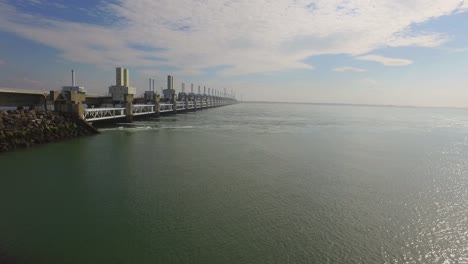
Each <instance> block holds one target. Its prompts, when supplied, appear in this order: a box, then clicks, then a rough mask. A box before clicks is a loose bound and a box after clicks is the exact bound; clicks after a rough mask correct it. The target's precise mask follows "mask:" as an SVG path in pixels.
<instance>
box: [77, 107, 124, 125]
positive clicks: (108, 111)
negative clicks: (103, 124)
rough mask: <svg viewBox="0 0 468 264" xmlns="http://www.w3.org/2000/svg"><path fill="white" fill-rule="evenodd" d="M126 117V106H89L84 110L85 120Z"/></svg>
mask: <svg viewBox="0 0 468 264" xmlns="http://www.w3.org/2000/svg"><path fill="white" fill-rule="evenodd" d="M122 117H125V108H89V109H85V110H84V120H86V121H88V122H91V121H98V120H106V119H115V118H122Z"/></svg>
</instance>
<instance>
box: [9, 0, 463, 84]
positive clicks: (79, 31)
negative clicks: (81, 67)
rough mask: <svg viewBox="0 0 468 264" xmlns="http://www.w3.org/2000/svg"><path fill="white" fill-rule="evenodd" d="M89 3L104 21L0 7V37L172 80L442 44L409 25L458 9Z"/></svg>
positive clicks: (459, 5) (143, 0)
mask: <svg viewBox="0 0 468 264" xmlns="http://www.w3.org/2000/svg"><path fill="white" fill-rule="evenodd" d="M33 1H35V2H40V1H37V0H33ZM98 3H100V4H99V5H98V6H97V7H96V8H95V9H97V10H106V12H104V13H103V15H102V16H103V17H102V19H103V20H105V21H109V24H106V25H101V24H90V23H85V22H83V23H76V22H68V21H62V20H53V19H49V18H47V17H43V16H39V15H35V14H30V13H24V12H22V11H20V10H17V9H16V8H15V7H14V6H13V5H11V4H7V3H6V2H2V1H0V30H2V31H7V32H12V33H15V34H17V35H19V36H21V37H23V38H26V39H30V40H33V41H36V42H38V43H41V44H44V45H47V46H49V47H52V48H54V49H56V50H58V51H59V52H60V56H61V57H62V58H65V59H67V60H69V61H73V62H79V63H89V64H93V65H104V66H115V65H127V66H130V67H131V66H141V67H145V68H151V67H153V68H154V69H155V70H156V69H158V68H161V67H177V68H180V73H195V74H196V73H200V72H203V69H206V68H209V67H216V66H217V65H228V66H229V67H227V68H226V69H223V70H222V71H220V72H218V73H216V74H218V75H221V76H226V75H228V76H229V75H246V74H254V73H268V72H275V73H276V72H281V71H288V70H294V69H312V68H313V66H311V65H310V64H307V63H305V62H304V61H305V60H306V59H307V58H309V57H311V56H317V55H333V54H350V55H353V56H359V55H362V54H367V53H370V52H372V51H375V50H377V49H381V48H386V47H402V46H420V47H437V46H440V45H442V44H443V43H445V42H447V41H448V40H449V38H448V37H447V36H446V34H445V33H444V32H418V31H415V30H412V29H411V28H414V27H413V26H414V25H417V24H421V23H424V22H427V21H430V20H433V19H436V18H439V17H442V16H449V15H452V14H454V12H466V11H467V10H468V5H467V4H466V2H464V1H462V0H434V1H432V2H431V4H430V5H428V4H427V1H425V0H415V1H410V2H408V1H398V2H395V1H394V0H382V1H379V3H378V4H375V3H369V2H366V1H345V2H343V1H317V2H315V4H313V5H311V4H310V1H306V0H278V1H273V2H271V1H268V0H258V1H253V2H252V1H250V0H238V1H230V0H229V1H228V0H205V1H192V0H161V1H153V0H120V1H109V2H104V1H102V2H98ZM107 16H108V17H107ZM116 18H118V19H116ZM388 21H392V23H388ZM130 43H132V44H134V45H140V46H142V47H144V46H153V47H158V48H160V49H161V51H160V52H158V54H157V56H158V57H161V58H164V60H146V59H144V58H148V57H149V56H155V54H153V53H154V52H152V51H150V50H144V49H143V50H142V49H134V48H132V47H131V45H129V44H130ZM92 47H100V48H99V49H93V48H92ZM372 56H373V57H372ZM372 56H370V55H367V56H361V57H358V58H361V59H367V60H374V61H378V62H380V63H382V64H384V65H389V66H402V65H408V64H411V63H412V62H411V61H409V60H403V59H392V58H385V57H375V55H372Z"/></svg>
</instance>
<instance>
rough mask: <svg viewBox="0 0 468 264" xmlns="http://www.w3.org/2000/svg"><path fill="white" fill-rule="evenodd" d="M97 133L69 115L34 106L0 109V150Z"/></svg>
mask: <svg viewBox="0 0 468 264" xmlns="http://www.w3.org/2000/svg"><path fill="white" fill-rule="evenodd" d="M97 133H98V131H97V130H96V129H95V128H93V127H92V126H91V125H89V124H87V123H86V122H84V121H83V120H80V119H78V118H75V117H74V116H72V115H67V114H62V113H55V112H50V111H35V110H30V111H28V110H8V111H0V152H4V151H10V150H14V149H18V148H24V147H30V146H32V145H35V144H43V143H49V142H56V141H59V140H63V139H68V138H75V137H81V136H88V135H93V134H97Z"/></svg>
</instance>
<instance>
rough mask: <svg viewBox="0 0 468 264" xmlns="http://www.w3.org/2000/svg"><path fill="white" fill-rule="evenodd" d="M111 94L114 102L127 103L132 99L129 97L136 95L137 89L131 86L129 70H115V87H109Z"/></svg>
mask: <svg viewBox="0 0 468 264" xmlns="http://www.w3.org/2000/svg"><path fill="white" fill-rule="evenodd" d="M109 93H110V94H111V95H112V100H113V101H114V102H126V101H128V99H130V98H127V95H131V96H133V95H135V94H136V88H135V87H131V86H130V78H129V72H128V69H125V68H120V67H119V68H116V69H115V85H112V86H110V87H109Z"/></svg>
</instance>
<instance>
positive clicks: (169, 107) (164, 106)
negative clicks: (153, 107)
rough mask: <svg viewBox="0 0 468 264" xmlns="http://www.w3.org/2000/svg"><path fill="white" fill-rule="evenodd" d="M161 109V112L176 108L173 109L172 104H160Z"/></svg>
mask: <svg viewBox="0 0 468 264" xmlns="http://www.w3.org/2000/svg"><path fill="white" fill-rule="evenodd" d="M159 109H160V110H159V112H161V113H164V112H172V111H174V109H172V104H159Z"/></svg>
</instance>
